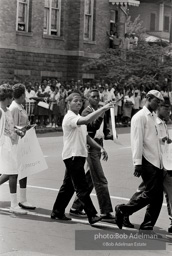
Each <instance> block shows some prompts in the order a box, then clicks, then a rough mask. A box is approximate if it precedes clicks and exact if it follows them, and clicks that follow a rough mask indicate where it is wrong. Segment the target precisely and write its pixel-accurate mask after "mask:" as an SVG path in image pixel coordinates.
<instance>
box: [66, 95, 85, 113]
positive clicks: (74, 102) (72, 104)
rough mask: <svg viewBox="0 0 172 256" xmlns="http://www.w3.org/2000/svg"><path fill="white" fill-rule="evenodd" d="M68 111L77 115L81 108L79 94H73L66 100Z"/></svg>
mask: <svg viewBox="0 0 172 256" xmlns="http://www.w3.org/2000/svg"><path fill="white" fill-rule="evenodd" d="M66 101H67V103H68V106H69V109H70V110H71V111H73V112H74V113H75V114H78V113H79V111H80V109H81V108H82V97H81V95H80V94H79V93H77V92H73V93H71V94H70V95H69V96H68V97H67V99H66Z"/></svg>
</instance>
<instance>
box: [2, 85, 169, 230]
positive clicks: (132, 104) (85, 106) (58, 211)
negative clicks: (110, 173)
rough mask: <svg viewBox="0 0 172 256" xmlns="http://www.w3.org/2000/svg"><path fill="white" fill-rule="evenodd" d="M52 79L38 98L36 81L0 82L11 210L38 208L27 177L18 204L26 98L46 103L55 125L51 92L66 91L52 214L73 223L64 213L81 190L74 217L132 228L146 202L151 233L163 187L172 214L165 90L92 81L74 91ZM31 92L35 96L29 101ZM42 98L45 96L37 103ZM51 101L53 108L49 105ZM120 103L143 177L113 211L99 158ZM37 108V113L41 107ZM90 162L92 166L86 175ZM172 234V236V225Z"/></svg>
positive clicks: (4, 176) (4, 161) (146, 223)
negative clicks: (60, 169)
mask: <svg viewBox="0 0 172 256" xmlns="http://www.w3.org/2000/svg"><path fill="white" fill-rule="evenodd" d="M53 83H54V84H53ZM53 83H52V84H49V83H48V82H47V80H44V81H43V83H42V84H41V85H40V87H39V84H38V85H37V86H38V88H37V96H36V94H34V93H36V92H35V91H34V90H33V88H32V86H31V84H28V85H26V89H25V86H24V85H23V84H20V83H18V84H15V85H13V86H12V87H11V86H10V85H9V84H3V85H1V86H0V161H1V166H0V167H1V169H0V173H1V176H0V184H3V183H4V182H6V181H7V180H9V189H10V195H11V197H10V198H11V208H10V211H11V212H13V213H20V214H26V213H27V212H26V209H28V210H29V209H32V210H33V209H35V206H32V205H31V204H30V203H29V202H28V201H27V197H26V188H27V178H25V179H22V180H20V190H21V191H20V202H19V204H18V202H17V177H18V169H17V166H18V165H17V158H16V151H17V150H16V147H17V144H18V138H19V136H21V137H23V136H24V135H25V132H26V131H23V130H22V131H21V130H20V129H19V128H18V126H28V124H29V118H28V114H27V112H26V111H25V109H24V108H23V106H22V103H24V100H25V96H26V98H27V99H26V104H27V103H28V101H27V100H28V99H29V100H31V101H33V100H34V101H36V102H38V104H37V107H41V108H43V109H44V107H43V105H42V106H39V102H43V103H46V104H47V105H48V107H47V108H46V109H47V115H48V116H50V114H51V115H52V117H51V118H52V119H50V120H51V121H52V122H54V120H56V121H57V120H58V118H59V117H57V119H54V116H53V112H50V111H53V110H54V108H53V107H54V104H53V103H54V102H55V104H56V105H57V98H58V96H57V98H56V99H55V98H54V97H51V95H52V94H53V93H54V95H60V96H61V95H64V97H62V96H61V98H63V103H64V105H63V111H64V112H63V115H61V116H60V118H61V121H62V129H63V151H62V159H63V162H64V165H65V169H66V171H65V175H64V180H63V184H62V186H61V187H60V190H59V192H58V195H57V198H56V200H55V202H54V205H53V207H52V212H51V218H52V219H58V220H65V221H68V220H71V218H69V217H67V216H66V214H65V209H66V207H67V205H68V203H69V201H70V199H71V198H72V196H73V194H74V192H76V196H77V197H76V198H75V200H74V202H73V205H72V207H71V209H70V214H71V215H75V216H78V217H80V216H82V217H83V216H86V217H87V218H88V221H89V223H90V225H93V224H94V223H96V222H98V221H101V220H103V221H110V222H112V223H114V224H116V225H117V226H118V227H119V228H120V229H121V228H122V227H123V226H126V227H130V228H132V227H133V225H132V223H130V221H129V216H130V215H131V214H133V213H135V212H136V211H138V210H140V209H142V208H143V207H145V206H147V209H146V214H145V218H144V221H143V222H142V224H141V225H140V230H141V231H152V230H153V228H154V226H155V224H156V221H157V219H158V216H159V213H160V210H161V207H162V201H163V191H165V193H166V195H167V198H168V213H169V215H170V218H171V219H172V214H171V213H172V200H171V198H172V197H171V194H172V191H171V187H172V175H171V170H165V168H164V164H163V161H162V155H163V151H164V150H163V149H164V145H165V143H168V144H170V143H171V142H172V140H171V139H170V138H169V133H168V130H167V126H166V122H167V121H168V120H169V116H170V111H171V104H170V98H169V93H168V94H167V95H166V93H167V92H165V91H163V92H160V91H157V90H150V91H148V92H144V91H143V90H142V91H140V90H139V89H138V88H128V91H127V90H126V91H124V90H122V91H120V90H119V91H118V89H117V88H116V87H115V86H113V85H112V84H104V86H102V85H100V84H98V85H95V86H93V87H91V86H90V84H89V86H81V85H80V84H79V85H78V84H77V88H75V85H74V87H72V88H68V87H67V88H65V87H64V86H62V85H61V84H60V83H56V81H55V82H53ZM87 85H88V84H87ZM28 88H29V90H28ZM68 89H69V90H68ZM27 93H30V95H31V97H30V98H29V97H28V96H27ZM162 94H163V95H162ZM60 96H59V98H58V100H59V101H60V100H61V98H60ZM143 96H144V97H143ZM41 97H42V98H43V99H44V101H42V100H40V98H41ZM42 98H41V99H42ZM45 98H46V100H45ZM52 98H53V100H51V99H52ZM54 99H55V100H54ZM136 99H137V100H136ZM119 103H120V105H118V104H119ZM140 103H141V104H142V105H140ZM56 105H55V106H56ZM26 106H27V105H26ZM51 106H53V107H52V109H51ZM57 106H58V105H57ZM57 106H56V107H57ZM64 106H65V107H64ZM27 107H28V106H27ZM118 107H119V109H120V111H121V112H122V117H123V118H124V117H127V119H126V121H125V122H126V123H127V124H128V123H129V122H130V119H131V116H132V115H133V117H132V119H131V150H132V157H133V164H134V176H135V177H141V178H142V182H141V184H140V186H139V188H138V190H137V192H136V193H135V194H134V195H133V196H132V198H131V199H130V201H129V202H128V203H127V204H125V205H124V204H120V205H117V206H116V207H115V213H116V214H115V216H114V215H113V207H112V203H111V199H110V194H109V190H108V181H107V179H106V177H105V174H104V171H103V168H102V166H101V157H102V159H104V160H107V158H108V154H107V152H106V150H105V149H104V147H103V139H104V138H107V136H109V135H110V131H109V129H108V127H109V119H110V118H109V110H110V108H114V109H115V110H116V119H117V118H118V117H119V116H118V113H119V109H118ZM125 108H126V110H125ZM33 109H34V108H33ZM36 109H37V108H36ZM139 110H140V111H139ZM36 111H38V112H39V111H40V110H39V108H38V109H37V110H36ZM41 111H42V110H41ZM125 111H126V113H125ZM121 112H120V117H121ZM55 114H57V113H56V112H55ZM30 118H31V115H30ZM129 118H130V119H129ZM32 121H33V120H32ZM41 121H42V122H43V121H44V122H45V120H44V119H40V122H41ZM85 163H86V164H87V165H86V166H87V173H86V174H85ZM93 187H95V191H96V194H97V198H98V203H99V208H100V213H101V214H100V216H98V215H97V211H96V209H95V207H94V205H93V202H92V200H91V197H90V193H91V191H92V189H93ZM83 210H84V211H83ZM168 231H169V232H170V233H172V226H170V228H169V230H168Z"/></svg>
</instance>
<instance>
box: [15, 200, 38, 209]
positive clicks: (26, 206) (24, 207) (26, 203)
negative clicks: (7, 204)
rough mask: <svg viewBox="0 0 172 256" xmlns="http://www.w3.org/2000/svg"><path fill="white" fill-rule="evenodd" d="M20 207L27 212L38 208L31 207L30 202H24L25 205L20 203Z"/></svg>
mask: <svg viewBox="0 0 172 256" xmlns="http://www.w3.org/2000/svg"><path fill="white" fill-rule="evenodd" d="M19 206H20V207H21V208H22V209H25V210H35V209H36V207H35V206H33V205H31V204H30V203H28V202H24V203H19Z"/></svg>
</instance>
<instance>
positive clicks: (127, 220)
mask: <svg viewBox="0 0 172 256" xmlns="http://www.w3.org/2000/svg"><path fill="white" fill-rule="evenodd" d="M123 226H124V227H126V228H134V225H133V224H132V223H131V222H130V219H129V216H125V217H124V220H123Z"/></svg>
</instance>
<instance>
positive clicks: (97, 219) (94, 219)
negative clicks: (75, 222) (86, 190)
mask: <svg viewBox="0 0 172 256" xmlns="http://www.w3.org/2000/svg"><path fill="white" fill-rule="evenodd" d="M101 219H102V217H99V216H97V215H95V216H93V217H90V218H88V221H89V223H90V224H91V225H93V224H94V223H96V222H98V221H100V220H101Z"/></svg>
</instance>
